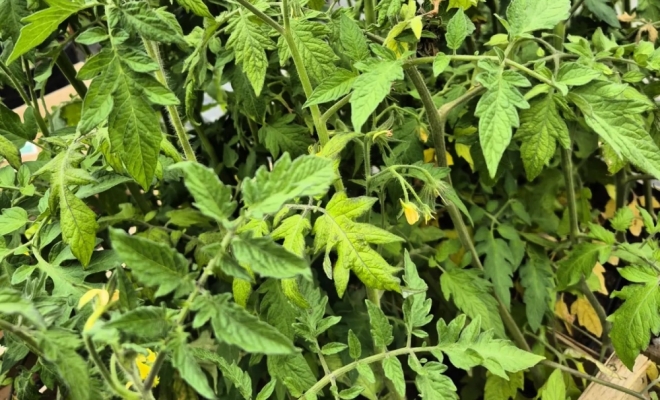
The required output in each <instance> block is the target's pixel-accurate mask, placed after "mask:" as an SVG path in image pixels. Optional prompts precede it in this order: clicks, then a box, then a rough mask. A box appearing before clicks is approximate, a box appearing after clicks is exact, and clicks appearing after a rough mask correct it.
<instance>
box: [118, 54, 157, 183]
mask: <svg viewBox="0 0 660 400" xmlns="http://www.w3.org/2000/svg"><path fill="white" fill-rule="evenodd" d="M115 62H116V61H115ZM118 65H119V64H118ZM117 79H118V82H117V88H116V89H115V91H114V92H113V94H112V98H113V102H114V105H115V107H114V108H113V110H114V112H112V113H110V119H109V121H108V135H109V137H110V143H111V146H112V152H113V153H119V156H120V158H121V160H122V162H123V164H124V166H125V167H126V170H127V171H128V173H129V174H130V175H131V176H132V177H133V178H134V179H135V180H136V181H137V182H138V183H139V184H140V185H141V186H142V187H143V188H144V189H145V190H146V189H147V188H149V186H150V185H151V182H152V180H153V177H154V173H155V172H156V164H157V163H158V153H159V152H160V142H161V140H162V139H163V136H162V134H161V131H160V122H159V119H158V115H157V114H156V113H155V112H154V110H153V109H152V108H151V104H150V103H149V101H148V100H147V98H146V97H145V95H144V94H143V93H144V92H143V91H142V90H141V89H140V85H139V81H138V80H137V79H135V77H134V76H132V73H130V72H129V71H127V70H125V69H124V68H123V67H121V66H119V75H118V78H117Z"/></svg>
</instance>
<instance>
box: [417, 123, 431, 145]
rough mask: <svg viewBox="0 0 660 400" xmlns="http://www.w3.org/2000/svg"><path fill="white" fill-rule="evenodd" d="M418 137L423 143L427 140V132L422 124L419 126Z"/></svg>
mask: <svg viewBox="0 0 660 400" xmlns="http://www.w3.org/2000/svg"><path fill="white" fill-rule="evenodd" d="M419 139H420V140H421V141H422V142H424V143H426V142H427V141H428V140H429V132H428V131H427V130H426V128H424V127H423V126H420V127H419Z"/></svg>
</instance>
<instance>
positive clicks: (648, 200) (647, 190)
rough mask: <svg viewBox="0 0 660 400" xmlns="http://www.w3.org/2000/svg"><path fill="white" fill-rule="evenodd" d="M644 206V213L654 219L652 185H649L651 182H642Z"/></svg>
mask: <svg viewBox="0 0 660 400" xmlns="http://www.w3.org/2000/svg"><path fill="white" fill-rule="evenodd" d="M644 206H645V208H646V211H648V213H649V214H651V216H652V217H653V218H655V217H656V216H655V210H653V185H651V181H649V180H646V181H644Z"/></svg>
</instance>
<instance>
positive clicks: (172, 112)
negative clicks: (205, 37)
mask: <svg viewBox="0 0 660 400" xmlns="http://www.w3.org/2000/svg"><path fill="white" fill-rule="evenodd" d="M142 41H143V42H144V48H145V49H146V50H147V54H148V55H149V57H151V59H152V60H154V61H155V62H156V63H157V64H158V69H157V70H156V78H157V79H158V81H159V82H160V83H161V84H162V85H163V86H165V87H166V88H169V86H168V84H167V78H166V76H165V66H164V65H163V60H162V59H161V58H160V51H159V50H158V43H156V42H153V41H150V40H146V39H144V38H143V39H142ZM165 109H166V110H167V114H168V115H169V117H170V121H171V122H172V126H173V127H174V131H175V132H176V136H177V138H178V139H179V144H180V145H181V148H182V149H183V154H184V155H185V156H186V160H189V161H197V157H196V156H195V152H194V151H193V148H192V146H191V145H190V140H189V139H188V133H187V132H186V128H184V126H183V122H182V121H181V117H180V116H179V111H178V110H177V109H176V106H175V105H169V106H166V107H165Z"/></svg>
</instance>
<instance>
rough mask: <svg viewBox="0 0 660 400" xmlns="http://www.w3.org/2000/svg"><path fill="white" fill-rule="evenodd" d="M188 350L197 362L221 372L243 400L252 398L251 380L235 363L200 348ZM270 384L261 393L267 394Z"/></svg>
mask: <svg viewBox="0 0 660 400" xmlns="http://www.w3.org/2000/svg"><path fill="white" fill-rule="evenodd" d="M190 350H191V351H192V353H193V355H194V356H195V358H196V359H198V360H199V361H201V362H209V363H212V364H214V365H216V366H217V367H218V368H219V369H220V371H221V372H222V377H223V378H224V379H225V380H226V381H229V382H231V383H232V384H233V385H234V386H235V387H236V389H238V391H239V392H240V393H241V395H242V396H243V397H244V398H245V399H248V400H249V399H251V398H252V379H251V378H250V375H249V374H248V373H247V372H245V371H243V370H242V369H241V368H240V367H239V366H238V365H236V363H235V362H232V363H231V364H230V363H229V362H228V361H227V360H226V359H225V358H223V357H221V356H219V355H218V354H217V353H215V352H212V351H209V350H207V349H204V348H201V347H190ZM272 382H273V381H271V382H270V383H268V385H266V386H265V387H264V388H263V389H262V390H261V392H263V393H267V392H268V390H269V389H268V386H271V387H272V385H271V383H272ZM271 391H272V389H271ZM260 394H261V393H260ZM257 398H258V397H257Z"/></svg>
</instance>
